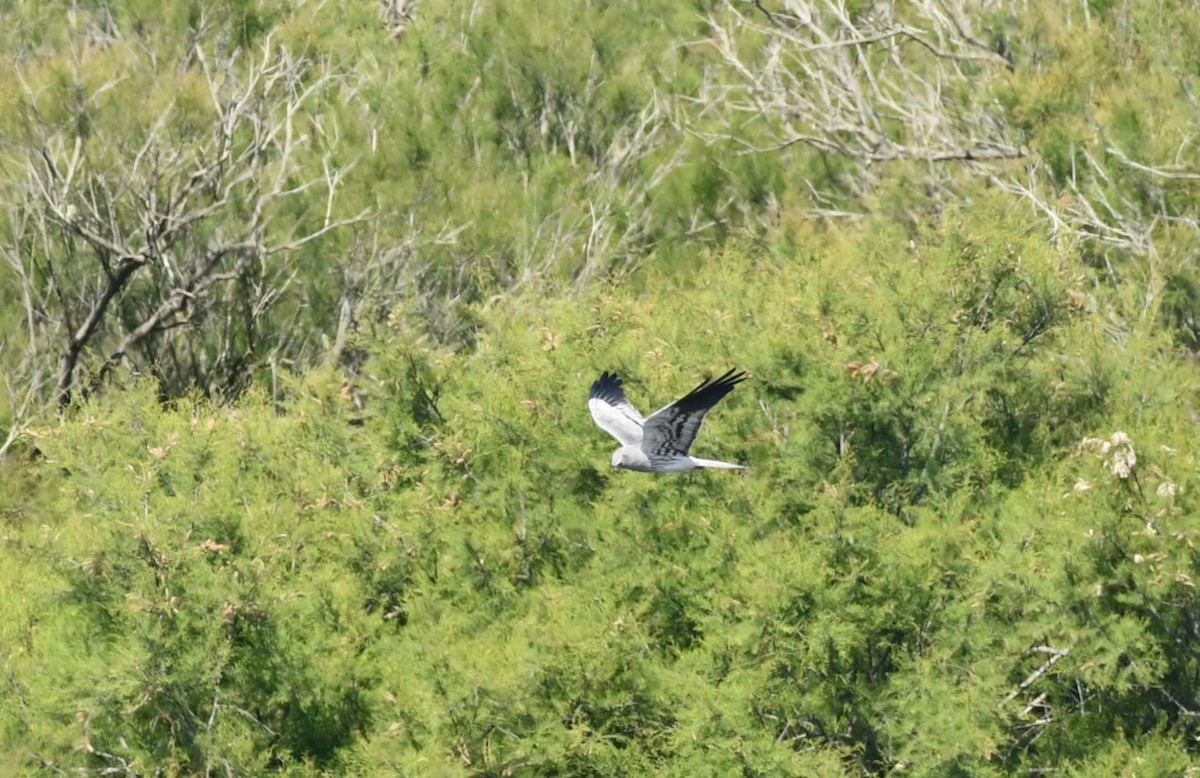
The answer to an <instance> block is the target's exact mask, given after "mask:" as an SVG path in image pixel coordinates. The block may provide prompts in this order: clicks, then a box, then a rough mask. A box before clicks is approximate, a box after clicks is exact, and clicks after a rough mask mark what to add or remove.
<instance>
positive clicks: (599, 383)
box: [588, 370, 625, 404]
mask: <svg viewBox="0 0 1200 778" xmlns="http://www.w3.org/2000/svg"><path fill="white" fill-rule="evenodd" d="M588 399H589V400H604V401H605V402H607V403H611V404H616V403H618V402H621V401H622V400H624V399H625V390H624V389H622V388H621V379H620V378H617V374H616V373H610V372H608V371H607V370H605V371H604V372H603V373H601V374H600V377H599V378H597V379H596V380H595V381H593V382H592V388H591V391H589V392H588Z"/></svg>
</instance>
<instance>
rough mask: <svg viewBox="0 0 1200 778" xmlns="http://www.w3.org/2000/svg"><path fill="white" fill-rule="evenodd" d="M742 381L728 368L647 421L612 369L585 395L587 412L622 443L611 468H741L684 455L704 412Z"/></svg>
mask: <svg viewBox="0 0 1200 778" xmlns="http://www.w3.org/2000/svg"><path fill="white" fill-rule="evenodd" d="M745 380H746V374H745V373H739V372H737V371H735V370H730V371H729V372H727V373H725V375H723V376H721V377H720V378H714V379H711V380H708V381H705V382H703V383H702V384H700V385H699V386H697V387H696V388H695V389H693V390H692V391H690V392H688V393H687V394H685V395H684V396H683V397H680V398H679V399H678V400H676V401H675V402H673V403H671V404H670V405H667V406H665V407H663V408H660V409H658V410H657V411H655V412H654V413H652V414H650V418H648V419H647V418H643V416H642V414H641V413H639V412H638V409H637V408H634V407H633V404H632V403H630V402H629V398H628V397H626V396H625V390H624V389H622V388H621V379H620V378H617V376H616V375H615V374H614V373H609V372H604V373H601V374H600V377H599V378H598V379H596V381H595V382H594V383H593V384H592V389H591V391H590V392H589V393H588V410H590V411H591V412H592V419H593V420H594V421H595V422H596V426H597V427H599V428H600V429H602V430H604V431H605V432H607V433H608V434H609V435H612V436H613V437H614V438H616V439H617V442H618V443H620V444H621V447H620V448H618V449H617V450H616V451H614V452H613V456H612V466H613V467H615V468H621V469H624V470H637V471H639V472H642V473H686V472H687V471H689V470H695V469H696V468H698V467H713V468H721V469H724V470H745V469H746V466H745V465H735V464H732V463H730V462H718V461H716V460H714V459H700V458H699V457H694V456H690V455H689V454H688V449H690V448H691V447H692V442H693V441H695V440H696V434H697V433H698V432H700V424H701V422H703V421H704V417H705V415H707V414H708V412H709V411H711V410H712V409H713V406H714V405H716V404H717V403H718V402H720V401H721V398H722V397H724V396H725V395H727V394H729V393H730V392H732V391H733V387H735V386H737V385H738V384H740V383H741V382H742V381H745Z"/></svg>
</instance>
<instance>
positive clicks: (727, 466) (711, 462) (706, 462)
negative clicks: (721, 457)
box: [692, 457, 747, 470]
mask: <svg viewBox="0 0 1200 778" xmlns="http://www.w3.org/2000/svg"><path fill="white" fill-rule="evenodd" d="M692 461H693V462H694V463H696V467H712V468H716V469H720V470H746V469H747V468H746V466H745V465H735V464H732V463H730V462H718V461H717V460H715V459H699V458H697V457H692Z"/></svg>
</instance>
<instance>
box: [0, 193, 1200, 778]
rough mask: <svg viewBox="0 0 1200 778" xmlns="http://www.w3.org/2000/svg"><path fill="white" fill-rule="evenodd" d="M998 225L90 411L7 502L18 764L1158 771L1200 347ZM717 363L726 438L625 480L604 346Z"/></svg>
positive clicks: (786, 264)
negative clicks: (1119, 317)
mask: <svg viewBox="0 0 1200 778" xmlns="http://www.w3.org/2000/svg"><path fill="white" fill-rule="evenodd" d="M1014 218H1015V217H1014V216H1013V215H1012V213H1011V212H1010V211H1009V209H1007V207H1006V206H1004V205H1003V204H992V205H990V206H979V207H977V208H975V209H974V210H972V211H970V212H962V213H950V214H947V215H946V217H945V218H943V219H942V220H941V221H940V222H938V223H937V224H932V225H929V226H928V227H927V228H925V229H923V230H922V232H921V233H920V235H918V236H917V237H916V238H914V239H912V240H911V242H910V239H909V238H907V237H906V236H904V235H902V234H900V233H898V232H897V231H895V230H888V229H880V230H877V231H875V232H872V233H864V234H862V235H857V236H856V235H826V236H816V235H812V234H808V235H805V234H797V235H795V236H793V241H794V244H793V245H794V246H795V248H796V253H797V256H798V257H799V259H796V260H793V261H785V260H784V259H782V258H776V257H772V256H770V255H769V254H767V253H764V252H763V251H761V250H754V251H729V252H725V253H722V254H716V255H712V256H709V257H707V258H705V259H704V260H703V262H702V267H703V272H702V273H699V274H693V273H690V272H689V273H672V272H669V271H665V270H664V271H649V272H647V273H644V274H643V276H642V281H643V284H644V289H645V290H646V291H637V290H636V289H635V288H634V287H633V286H632V285H619V286H616V285H614V286H607V287H603V288H598V289H597V290H596V291H594V292H592V293H589V294H584V295H582V296H580V297H577V298H574V299H569V300H567V299H543V300H538V301H535V300H533V299H531V298H527V297H519V296H514V297H510V298H506V299H503V300H497V301H495V303H494V304H493V305H491V306H489V307H486V308H480V309H479V310H477V312H476V316H478V318H479V321H480V322H481V323H482V332H481V334H480V336H479V338H478V342H477V346H476V348H475V349H473V350H472V351H470V352H462V353H450V352H442V351H438V350H436V349H431V348H430V347H428V346H427V345H423V344H422V343H420V342H419V341H413V340H406V338H405V337H404V336H402V335H401V334H400V333H399V332H398V329H397V328H398V327H399V325H396V327H392V328H381V329H380V330H379V332H378V333H377V334H376V335H375V336H373V337H371V338H365V337H364V338H363V339H361V340H360V342H359V343H358V344H357V348H359V349H361V350H362V351H363V353H364V354H366V355H368V362H367V365H366V371H367V373H369V374H370V375H372V376H373V379H372V382H371V383H370V384H362V385H357V386H356V385H352V384H347V383H345V379H343V378H342V377H341V376H339V375H338V374H335V373H314V374H312V375H310V376H308V377H307V378H306V379H304V380H303V381H288V382H287V383H286V384H285V385H284V386H283V387H282V388H281V392H282V398H281V399H278V400H274V401H269V400H268V398H266V397H264V396H261V395H260V394H258V393H251V394H250V395H248V396H246V397H244V398H243V399H242V400H241V401H240V402H238V403H237V404H236V405H234V406H231V407H227V408H224V409H219V408H216V407H213V406H212V405H211V404H210V403H209V402H207V401H204V400H202V399H198V398H185V399H184V400H180V401H177V402H174V403H172V404H171V405H169V406H163V405H162V404H161V403H160V402H159V400H158V398H157V397H156V393H155V391H154V390H153V387H152V386H149V385H147V384H146V383H145V382H142V383H139V384H137V385H135V386H133V387H131V388H130V389H128V390H125V391H122V392H117V393H113V394H111V395H109V396H107V397H104V398H97V399H94V400H91V401H89V402H87V403H85V404H82V405H80V406H79V407H78V408H77V409H75V411H74V412H73V413H72V414H71V417H70V418H69V419H67V420H64V421H63V422H61V423H59V424H56V425H54V426H51V427H46V428H44V429H41V430H39V431H38V433H37V436H36V438H35V441H36V444H37V448H38V451H39V452H40V454H38V456H39V457H41V459H35V460H32V462H33V463H32V464H27V465H25V467H31V468H33V471H34V472H36V473H37V476H36V477H37V478H38V481H39V484H38V488H37V492H36V495H37V496H35V495H34V493H33V492H25V493H24V494H23V495H22V494H20V493H15V492H13V493H10V492H5V493H4V497H3V505H2V507H3V510H4V516H5V536H4V543H3V546H2V549H0V554H2V555H3V559H0V562H2V564H0V569H2V570H4V571H5V572H4V573H3V576H4V582H3V583H4V586H5V590H6V591H7V592H9V593H10V595H9V596H8V597H6V599H5V603H4V606H3V607H4V614H3V619H0V624H2V625H3V626H2V627H0V629H3V633H2V638H0V643H2V644H3V645H5V646H6V647H8V648H7V650H6V654H5V672H6V675H7V678H8V684H7V687H6V691H5V695H6V697H5V704H4V705H3V706H0V711H2V712H0V737H2V738H3V742H2V743H0V746H2V750H3V751H4V752H5V753H6V754H8V755H9V756H8V757H6V758H7V760H8V765H10V767H11V771H14V772H36V771H39V770H43V769H61V770H74V769H83V770H85V771H86V770H91V771H99V770H117V771H127V772H139V773H140V772H148V771H151V770H162V771H164V772H168V773H189V774H190V773H196V772H201V771H206V770H214V771H218V772H220V771H226V770H228V771H232V772H233V773H235V774H246V773H263V772H289V773H291V772H295V773H321V774H346V773H351V774H364V775H365V774H387V773H396V772H400V773H406V774H407V773H430V772H434V773H439V774H462V775H501V774H547V775H548V774H563V773H567V774H586V775H630V774H661V775H694V774H711V775H726V774H730V773H741V774H744V775H771V774H779V773H787V774H814V775H842V774H863V773H866V774H872V775H874V774H884V773H888V772H891V771H894V770H897V769H904V770H905V771H906V772H909V773H911V774H915V775H946V774H964V775H965V774H971V775H977V774H1005V773H1009V772H1013V771H1026V770H1030V769H1035V768H1036V769H1045V768H1047V767H1054V768H1057V769H1060V770H1063V771H1065V772H1072V771H1074V772H1076V773H1078V774H1081V775H1082V774H1088V773H1089V771H1091V772H1095V771H1101V772H1111V771H1113V770H1115V771H1118V772H1119V771H1121V770H1123V769H1126V768H1125V767H1123V766H1124V765H1130V764H1134V763H1136V764H1139V765H1141V767H1139V768H1138V771H1139V772H1146V771H1149V772H1155V771H1157V772H1159V773H1161V774H1172V773H1178V770H1179V769H1180V766H1181V765H1186V764H1187V762H1188V760H1189V759H1190V758H1192V757H1194V755H1195V754H1194V745H1193V744H1194V742H1195V736H1196V734H1197V732H1196V730H1195V723H1194V722H1195V717H1194V716H1193V715H1192V712H1193V711H1195V710H1196V709H1197V708H1198V706H1200V700H1197V699H1196V696H1195V692H1194V689H1195V684H1194V683H1193V679H1194V677H1195V673H1196V672H1197V670H1198V668H1197V666H1196V660H1195V656H1196V653H1197V648H1198V647H1197V645H1196V638H1195V636H1194V630H1193V618H1194V613H1195V612H1196V606H1197V602H1196V596H1195V594H1194V591H1195V589H1194V585H1193V578H1194V576H1195V575H1196V569H1197V564H1198V562H1200V559H1197V556H1196V552H1195V550H1194V547H1195V545H1196V533H1197V529H1196V527H1195V524H1194V521H1192V520H1191V517H1192V516H1194V515H1195V511H1196V506H1195V505H1193V503H1194V498H1193V496H1192V495H1193V494H1194V493H1195V489H1196V488H1197V484H1196V483H1195V477H1194V475H1193V473H1194V472H1195V470H1196V467H1195V464H1196V456H1197V452H1196V448H1195V444H1194V442H1193V438H1194V436H1193V435H1192V434H1191V422H1189V421H1187V413H1188V411H1187V405H1186V398H1187V397H1189V396H1192V395H1193V394H1194V392H1195V389H1196V386H1195V379H1194V377H1192V376H1191V375H1190V373H1189V372H1188V369H1187V368H1186V367H1184V366H1182V365H1180V364H1178V363H1177V362H1176V361H1175V360H1174V358H1173V357H1172V356H1171V352H1170V350H1169V349H1164V348H1162V343H1161V337H1160V336H1158V335H1155V334H1154V333H1153V331H1151V330H1147V331H1146V332H1140V331H1139V332H1136V333H1134V334H1133V336H1132V337H1131V338H1130V339H1129V340H1128V341H1127V342H1126V343H1125V344H1124V345H1114V344H1113V343H1112V342H1111V341H1109V340H1106V339H1105V338H1104V337H1103V336H1102V331H1103V320H1102V318H1101V317H1100V315H1099V314H1098V313H1095V312H1089V310H1088V308H1087V306H1086V305H1079V304H1077V300H1078V292H1077V290H1076V288H1075V284H1076V276H1074V275H1072V273H1071V272H1070V271H1069V270H1068V267H1069V266H1068V265H1067V263H1065V262H1064V254H1063V252H1062V251H1061V250H1057V249H1054V248H1052V247H1050V246H1048V245H1047V244H1046V243H1044V242H1043V241H1040V240H1039V239H1037V238H1036V237H1035V236H1033V235H1031V234H1029V233H1027V232H1023V231H1021V230H1020V229H1018V228H1017V225H1016V224H1015V223H1014ZM933 290H936V293H933ZM684 301H686V304H681V302H684ZM727 365H738V366H740V367H745V368H747V369H749V370H750V371H751V373H752V376H753V378H752V380H751V381H750V382H748V383H747V384H745V385H744V386H743V387H740V388H739V390H738V391H737V392H735V393H734V394H733V395H732V396H731V397H730V398H729V399H728V400H726V401H725V402H724V403H722V405H721V406H720V407H719V408H718V409H717V411H716V412H715V413H714V414H713V416H712V418H711V420H710V422H709V423H708V424H707V425H706V428H705V430H706V431H705V432H704V434H703V435H702V436H701V438H700V440H699V442H698V444H697V449H698V451H699V452H701V453H703V452H706V451H712V452H720V453H721V454H722V455H723V456H727V457H729V458H733V459H737V460H740V461H746V462H748V463H750V465H751V469H750V470H749V471H747V472H746V473H745V474H744V475H735V474H731V473H717V472H698V473H693V474H688V475H683V476H679V477H673V478H649V477H643V476H640V475H637V474H632V473H610V472H609V468H608V465H607V459H608V452H609V450H610V448H611V445H612V444H611V441H610V440H609V439H608V438H607V437H605V436H604V435H603V434H602V433H601V432H599V431H598V430H596V429H595V428H594V427H593V425H592V424H591V421H590V419H589V418H588V417H587V415H586V411H585V404H584V394H585V389H586V386H587V384H588V382H590V380H592V379H593V378H594V376H595V375H596V374H597V372H598V371H599V370H601V369H605V368H610V369H616V370H618V371H620V372H621V374H622V376H623V377H625V378H626V382H627V387H628V391H629V393H630V395H631V398H632V399H633V400H634V402H635V403H637V404H639V405H640V406H642V407H643V408H644V409H645V410H650V409H652V408H654V407H655V403H657V402H661V401H663V400H665V399H666V398H668V397H671V396H674V395H677V394H678V393H679V392H680V391H682V390H683V389H686V388H688V387H689V386H690V385H691V383H692V381H693V380H695V379H698V377H699V374H700V373H701V372H705V371H708V372H716V371H719V370H721V369H723V368H724V367H726V366H727ZM364 392H365V393H366V396H367V401H366V404H365V409H363V410H358V409H357V407H356V404H355V403H354V401H353V397H354V395H355V394H356V393H364ZM1117 433H1122V434H1120V435H1118V434H1117ZM1131 452H1132V453H1134V456H1131ZM27 477H29V476H28V474H27V475H24V476H21V478H22V479H24V478H27Z"/></svg>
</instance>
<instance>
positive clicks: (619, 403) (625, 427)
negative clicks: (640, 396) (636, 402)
mask: <svg viewBox="0 0 1200 778" xmlns="http://www.w3.org/2000/svg"><path fill="white" fill-rule="evenodd" d="M588 410H589V411H591V412H592V420H593V421H595V422H596V426H597V427H599V428H600V429H602V430H604V431H605V432H607V433H608V434H609V435H612V436H613V437H614V438H616V439H617V441H618V442H619V443H620V444H621V445H622V446H636V445H639V444H641V442H642V425H643V424H644V423H645V421H646V420H645V419H643V418H642V414H640V413H638V409H637V408H634V407H633V404H632V403H630V402H629V398H628V397H626V396H625V390H624V389H622V388H621V379H620V378H617V376H616V374H615V373H609V372H604V373H601V374H600V377H599V378H598V379H596V381H595V382H594V383H593V384H592V390H591V391H590V392H588Z"/></svg>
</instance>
